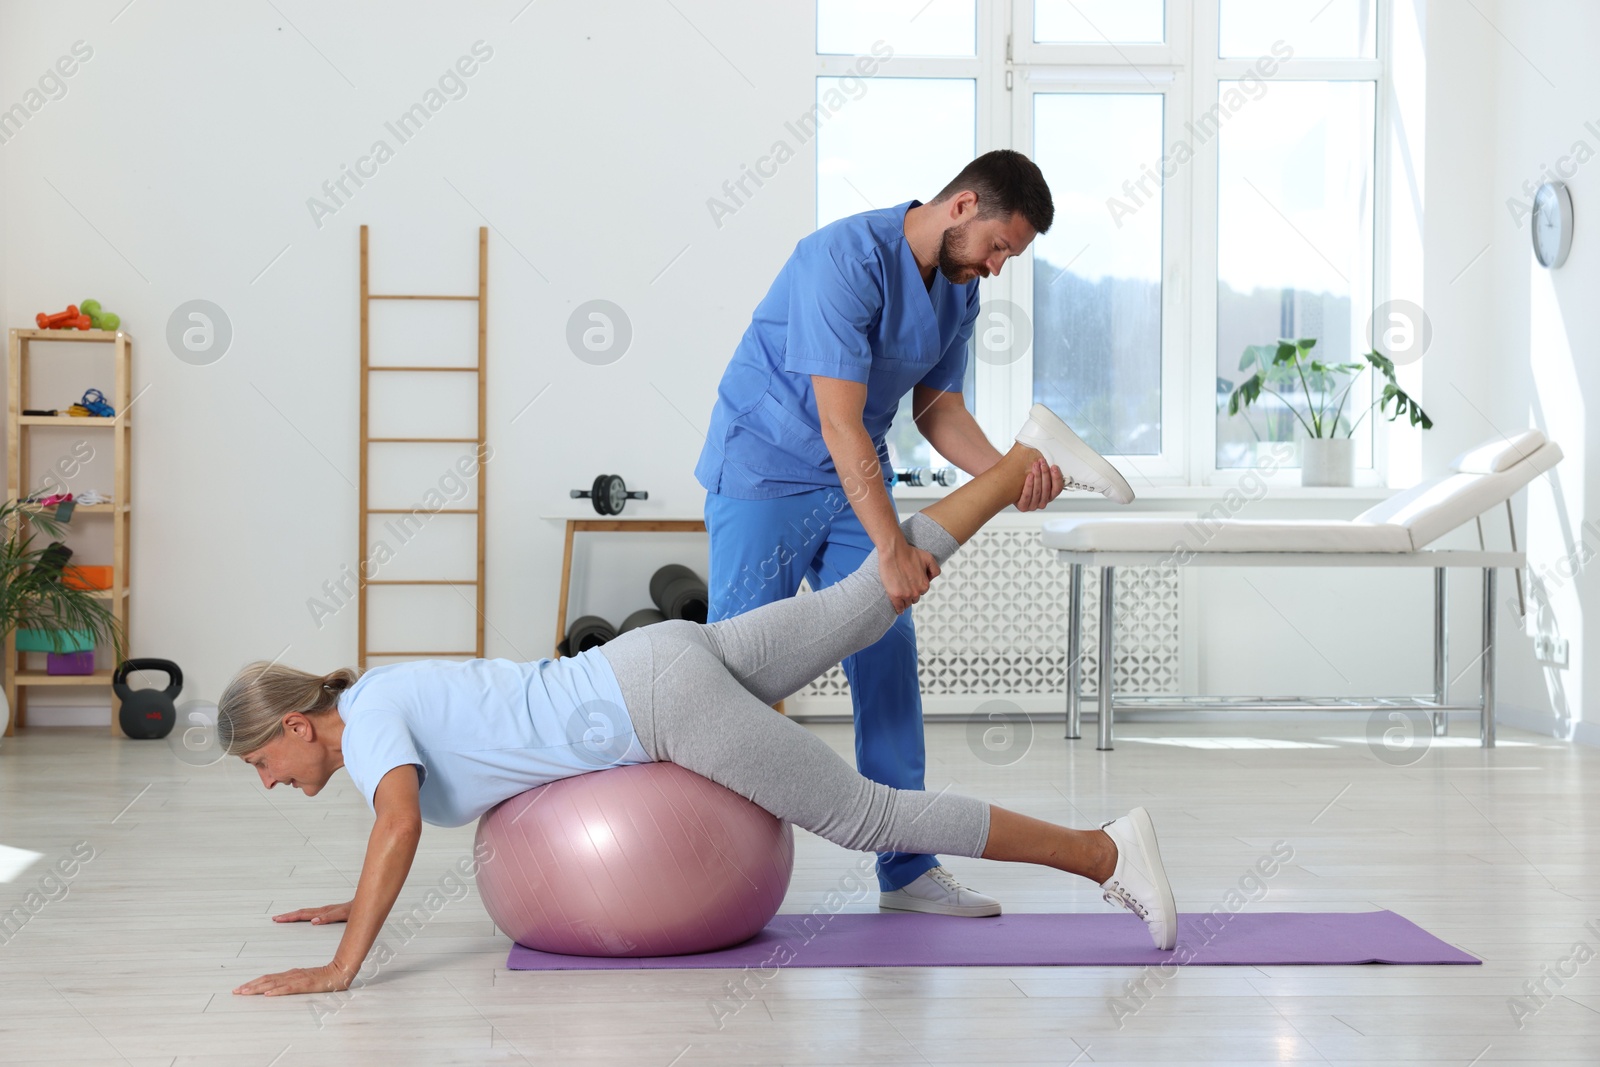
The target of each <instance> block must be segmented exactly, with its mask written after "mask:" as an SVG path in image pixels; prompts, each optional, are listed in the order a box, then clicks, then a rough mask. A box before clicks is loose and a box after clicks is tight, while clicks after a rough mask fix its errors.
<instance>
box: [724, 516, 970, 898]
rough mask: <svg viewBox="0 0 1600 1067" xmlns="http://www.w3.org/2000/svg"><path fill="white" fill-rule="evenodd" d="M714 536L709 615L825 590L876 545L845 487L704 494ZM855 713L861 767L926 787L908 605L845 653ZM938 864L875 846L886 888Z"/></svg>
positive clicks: (900, 784) (883, 778) (897, 783)
mask: <svg viewBox="0 0 1600 1067" xmlns="http://www.w3.org/2000/svg"><path fill="white" fill-rule="evenodd" d="M705 520H706V531H707V533H708V534H709V535H710V538H711V577H710V580H709V581H708V582H707V585H708V586H709V587H710V594H711V606H710V611H709V614H708V616H707V621H708V622H717V621H718V620H721V619H726V618H729V617H731V616H734V615H740V614H743V613H744V612H746V611H749V610H750V609H751V608H756V607H760V606H761V605H763V604H770V603H772V602H773V601H776V600H782V599H783V598H785V597H790V596H794V595H795V592H796V590H798V589H799V588H800V579H801V578H802V577H803V578H805V579H806V580H807V581H809V582H810V583H811V587H812V588H813V589H819V590H820V589H826V588H827V587H828V586H830V585H833V584H834V583H835V582H838V581H840V580H841V579H843V578H845V577H847V576H849V575H850V574H851V573H853V572H854V571H855V570H856V568H857V567H859V566H860V565H861V562H862V560H864V559H866V557H867V554H868V553H869V552H871V551H872V547H873V546H872V539H871V538H870V537H868V536H867V532H866V530H865V529H864V528H863V527H862V525H861V522H860V520H859V519H857V518H856V513H855V510H854V509H853V508H851V507H850V502H849V500H848V499H846V497H845V495H844V491H843V490H842V489H839V488H837V487H832V488H824V489H816V490H812V491H810V492H805V493H797V494H794V495H792V496H780V497H770V498H768V499H765V500H738V499H735V498H733V497H727V496H722V495H720V494H718V493H707V494H706V508H705ZM843 666H844V673H845V677H846V678H847V679H848V680H849V682H850V702H851V705H852V706H853V708H854V712H855V727H856V769H857V770H858V771H860V772H861V774H862V775H863V776H865V777H867V778H870V779H872V780H873V781H875V782H881V783H883V784H884V785H887V786H891V787H893V788H895V789H918V790H920V789H922V788H924V785H923V772H924V770H925V768H926V763H927V758H926V751H925V747H924V743H923V733H922V690H921V687H920V685H919V683H918V678H917V633H916V629H915V627H914V626H913V625H912V621H911V609H910V608H907V609H906V610H905V611H904V612H902V613H901V614H900V615H899V616H898V617H897V618H896V620H895V622H894V625H893V626H891V627H890V628H889V632H888V633H886V634H884V635H883V637H881V638H879V639H878V641H877V642H875V643H874V644H871V645H869V646H867V647H866V648H864V649H862V650H861V651H860V652H857V653H856V654H855V655H853V656H847V657H846V658H845V659H844V661H843ZM938 865H939V859H938V857H936V856H925V855H918V854H914V853H905V852H882V853H879V854H878V884H879V886H880V887H881V888H882V889H884V890H885V891H888V890H894V889H899V888H900V887H901V886H904V885H906V884H908V883H910V882H912V881H915V880H916V879H917V878H918V877H919V876H920V875H921V874H922V873H923V872H924V871H927V870H929V869H931V868H933V867H936V866H938Z"/></svg>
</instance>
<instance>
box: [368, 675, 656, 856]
mask: <svg viewBox="0 0 1600 1067" xmlns="http://www.w3.org/2000/svg"><path fill="white" fill-rule="evenodd" d="M339 717H340V718H342V719H343V720H344V739H343V741H342V743H341V744H342V748H343V751H344V767H345V770H347V771H349V772H350V779H351V781H353V782H355V784H356V788H357V789H359V790H361V795H362V796H364V797H366V798H367V804H368V806H369V807H370V806H372V803H373V793H374V792H375V791H376V790H377V788H378V782H379V781H381V780H382V778H383V776H384V775H385V774H388V773H389V772H390V771H391V770H393V769H394V768H396V767H400V766H404V765H405V764H416V765H417V766H419V767H421V768H422V786H421V789H420V791H419V793H418V799H419V800H420V802H421V806H422V818H423V821H424V822H428V823H432V824H433V825H435V826H461V825H463V824H465V823H469V822H471V821H472V820H474V819H476V818H477V817H478V816H480V815H482V814H483V813H484V812H486V811H488V810H489V809H490V808H492V807H494V806H495V805H496V804H498V803H500V801H502V800H505V799H507V798H508V797H513V796H516V795H517V794H518V793H521V792H525V791H526V790H529V789H532V788H533V787H534V786H539V785H544V784H546V783H548V782H553V781H556V780H557V779H560V778H570V777H572V776H573V775H577V774H587V773H588V772H590V771H597V770H602V769H604V768H606V767H620V766H625V765H628V764H632V763H648V762H650V757H649V756H648V755H646V754H645V751H644V749H643V748H641V747H640V745H639V741H638V739H637V738H636V737H635V736H634V732H633V720H632V719H631V718H629V717H628V712H627V709H626V708H625V707H624V706H623V703H622V691H621V689H619V688H618V686H617V677H616V675H615V674H614V673H613V672H612V670H611V665H610V664H609V663H608V662H606V659H605V657H604V656H602V655H600V653H599V651H598V650H591V651H588V652H584V653H582V654H580V655H577V656H568V657H563V658H561V659H542V660H539V661H538V662H535V663H517V662H514V661H512V660H508V659H473V660H463V661H456V660H414V661H412V662H409V663H394V664H389V665H387V666H383V667H373V668H372V669H371V670H368V671H367V672H366V673H364V674H362V675H361V677H360V678H358V679H357V680H356V683H355V685H353V686H351V687H350V688H349V689H347V690H345V691H344V692H343V693H341V694H340V695H339ZM374 810H376V809H375V808H374Z"/></svg>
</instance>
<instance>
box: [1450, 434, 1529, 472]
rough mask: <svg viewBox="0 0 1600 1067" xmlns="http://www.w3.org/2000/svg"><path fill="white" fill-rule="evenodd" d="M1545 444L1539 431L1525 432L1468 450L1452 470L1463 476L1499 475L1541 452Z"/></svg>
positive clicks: (1453, 465) (1458, 458) (1452, 465)
mask: <svg viewBox="0 0 1600 1067" xmlns="http://www.w3.org/2000/svg"><path fill="white" fill-rule="evenodd" d="M1544 443H1545V436H1544V434H1542V433H1540V432H1539V431H1538V430H1523V431H1522V432H1521V433H1519V434H1517V435H1515V436H1514V437H1503V438H1501V439H1499V440H1497V441H1490V442H1488V443H1487V444H1482V445H1479V446H1478V447H1477V448H1469V449H1467V450H1466V451H1465V452H1463V453H1461V455H1459V456H1457V457H1456V458H1455V462H1454V463H1452V464H1450V469H1451V470H1455V471H1460V472H1461V473H1462V474H1499V473H1500V472H1501V471H1506V470H1510V469H1511V468H1512V467H1514V466H1516V465H1517V464H1518V463H1521V462H1522V461H1523V460H1525V459H1527V458H1528V457H1529V456H1531V455H1533V454H1534V453H1535V452H1537V451H1539V449H1540V447H1541V446H1543V445H1544Z"/></svg>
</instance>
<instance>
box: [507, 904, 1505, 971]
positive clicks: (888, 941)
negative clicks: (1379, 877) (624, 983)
mask: <svg viewBox="0 0 1600 1067" xmlns="http://www.w3.org/2000/svg"><path fill="white" fill-rule="evenodd" d="M1481 962H1483V961H1482V960H1479V959H1478V958H1477V957H1476V956H1472V955H1469V954H1467V953H1465V952H1462V951H1461V950H1460V949H1458V948H1455V947H1454V946H1452V945H1449V944H1446V943H1445V942H1443V941H1440V940H1439V939H1438V938H1437V937H1434V936H1433V935H1432V934H1430V933H1428V932H1427V931H1426V930H1424V929H1422V927H1420V926H1418V925H1417V924H1415V923H1413V922H1411V921H1410V920H1409V919H1405V918H1402V917H1401V916H1399V915H1396V914H1395V913H1394V912H1392V911H1357V912H1297V911H1284V912H1261V913H1249V912H1238V913H1234V914H1232V915H1231V916H1229V917H1227V918H1226V919H1225V920H1224V919H1222V918H1220V917H1214V916H1211V915H1207V914H1205V913H1200V914H1194V915H1190V914H1184V915H1181V916H1179V920H1178V947H1177V948H1175V949H1174V950H1173V951H1171V952H1162V951H1160V950H1159V949H1157V948H1156V947H1155V946H1153V945H1152V944H1151V943H1150V935H1149V933H1147V932H1146V930H1145V927H1144V924H1143V923H1142V922H1140V921H1139V920H1138V919H1136V918H1134V917H1133V916H1132V915H1114V914H1109V913H1108V914H1091V915H1080V914H1020V915H1019V914H1013V915H1003V916H1001V917H999V918H995V919H957V918H950V917H947V916H942V915H919V914H912V913H904V912H901V913H889V914H837V915H779V916H777V917H776V918H774V919H773V920H772V921H771V922H770V923H768V924H767V926H766V929H764V930H762V931H761V932H760V933H759V934H757V935H756V936H755V937H753V938H751V939H750V940H749V941H746V942H745V943H744V944H742V945H735V946H734V947H732V948H727V949H723V950H722V951H720V952H705V953H700V954H697V955H693V956H649V957H641V958H614V959H613V958H601V957H594V956H562V955H557V954H555V953H551V952H539V951H537V950H535V949H531V948H526V947H524V946H522V945H513V946H511V957H510V959H508V960H507V961H506V967H507V968H508V969H510V970H513V971H609V970H672V969H676V968H691V967H692V968H707V967H733V968H743V967H750V968H755V969H761V970H766V969H770V968H772V967H1143V966H1147V965H1149V964H1159V963H1168V964H1196V965H1206V966H1218V965H1246V966H1247V965H1250V964H1258V965H1261V966H1268V965H1279V966H1282V965H1286V964H1344V963H1413V964H1418V963H1420V964H1437V963H1481Z"/></svg>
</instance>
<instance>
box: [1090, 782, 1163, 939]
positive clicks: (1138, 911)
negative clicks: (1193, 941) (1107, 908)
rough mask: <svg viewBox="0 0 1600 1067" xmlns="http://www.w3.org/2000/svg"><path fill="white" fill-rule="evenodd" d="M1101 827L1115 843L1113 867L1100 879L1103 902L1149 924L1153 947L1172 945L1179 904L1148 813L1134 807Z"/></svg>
mask: <svg viewBox="0 0 1600 1067" xmlns="http://www.w3.org/2000/svg"><path fill="white" fill-rule="evenodd" d="M1100 829H1102V830H1104V831H1105V832H1106V834H1107V835H1108V836H1109V837H1110V838H1111V841H1112V843H1113V844H1115V845H1116V846H1117V867H1116V870H1114V871H1112V872H1111V877H1110V878H1107V879H1106V880H1105V881H1104V882H1101V883H1100V888H1101V889H1103V890H1105V894H1104V895H1105V899H1106V903H1107V904H1119V905H1121V906H1122V907H1124V908H1127V909H1128V910H1129V911H1131V912H1133V913H1134V914H1135V915H1137V916H1139V918H1141V919H1143V920H1144V922H1145V925H1146V926H1148V927H1149V928H1150V939H1151V940H1152V941H1154V942H1155V943H1156V948H1159V949H1171V948H1172V947H1173V946H1174V945H1176V944H1177V943H1178V906H1177V905H1176V904H1174V903H1173V901H1172V886H1171V885H1170V884H1169V883H1168V882H1167V871H1166V868H1165V867H1163V866H1162V865H1161V852H1160V850H1159V849H1158V848H1157V847H1156V828H1155V826H1154V825H1153V824H1152V823H1151V822H1150V813H1149V812H1148V811H1145V810H1144V809H1143V808H1134V809H1133V810H1132V811H1130V812H1128V814H1126V815H1124V816H1123V817H1122V818H1120V819H1113V820H1112V821H1110V822H1108V823H1106V824H1105V825H1104V826H1102V827H1100Z"/></svg>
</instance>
